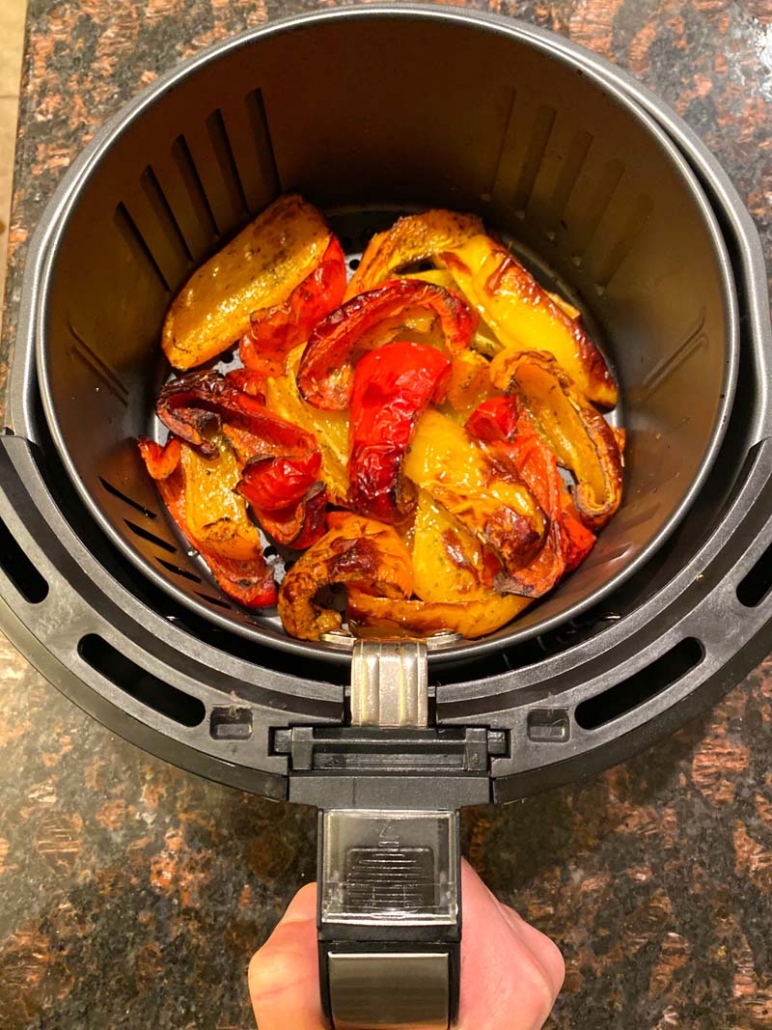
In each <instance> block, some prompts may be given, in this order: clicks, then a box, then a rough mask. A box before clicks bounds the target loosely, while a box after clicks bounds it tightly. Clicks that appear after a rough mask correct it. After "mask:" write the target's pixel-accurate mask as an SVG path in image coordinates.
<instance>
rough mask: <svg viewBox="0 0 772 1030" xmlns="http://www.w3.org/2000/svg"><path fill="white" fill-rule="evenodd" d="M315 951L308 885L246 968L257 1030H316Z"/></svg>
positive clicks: (312, 898) (311, 892) (319, 1029)
mask: <svg viewBox="0 0 772 1030" xmlns="http://www.w3.org/2000/svg"><path fill="white" fill-rule="evenodd" d="M316 949H317V944H316V884H308V885H307V886H305V887H303V889H302V890H301V891H299V892H298V893H297V894H296V895H295V897H294V899H293V901H292V903H291V904H290V906H289V908H288V909H287V911H286V912H285V914H284V917H283V918H282V921H281V922H280V923H279V925H278V926H277V927H276V929H275V930H274V932H273V933H272V934H271V936H270V937H269V938H268V940H267V941H266V942H265V944H264V945H263V947H262V948H261V949H260V950H259V951H258V952H257V954H256V955H254V957H253V958H252V961H251V962H250V964H249V994H250V997H251V999H252V1008H253V1009H254V1012H255V1019H256V1020H257V1025H258V1028H259V1030H287V1028H288V1027H292V1030H322V1028H323V1023H322V1016H321V1009H320V1005H319V970H318V965H317V950H316Z"/></svg>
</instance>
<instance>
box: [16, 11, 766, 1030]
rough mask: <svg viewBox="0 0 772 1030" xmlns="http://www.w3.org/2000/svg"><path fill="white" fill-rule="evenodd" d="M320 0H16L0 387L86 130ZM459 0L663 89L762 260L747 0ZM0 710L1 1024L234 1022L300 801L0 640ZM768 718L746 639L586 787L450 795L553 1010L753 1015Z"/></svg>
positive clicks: (58, 1029)
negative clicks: (496, 803) (125, 727)
mask: <svg viewBox="0 0 772 1030" xmlns="http://www.w3.org/2000/svg"><path fill="white" fill-rule="evenodd" d="M456 3H457V4H458V0H456ZM460 5H461V6H463V3H462V4H460ZM331 6H335V4H334V2H331V0H285V2H280V0H30V7H29V14H28V22H27V36H26V46H25V58H24V79H23V85H22V99H21V119H20V125H19V146H18V152H17V158H16V192H15V196H14V207H13V217H12V224H11V229H10V244H11V246H10V271H9V284H8V293H7V297H6V313H5V326H4V334H3V337H2V345H0V395H1V392H2V386H3V384H4V380H5V374H6V371H7V365H6V363H5V362H6V361H7V359H8V357H9V351H10V350H11V349H12V341H13V334H14V324H15V319H16V314H17V308H18V303H19V289H20V284H21V277H22V273H23V269H24V258H25V251H26V246H27V241H28V238H29V235H30V233H31V231H32V230H33V228H34V227H35V225H36V223H37V221H38V219H39V217H40V214H41V212H42V210H43V207H44V205H45V203H46V201H47V199H48V198H49V196H50V194H51V192H52V190H53V188H54V186H55V185H56V183H57V182H58V180H59V178H60V176H61V175H62V173H63V171H64V170H65V169H66V168H67V166H68V164H69V163H70V162H71V160H72V159H73V157H74V156H75V155H76V154H77V153H78V152H79V150H80V149H81V148H82V146H83V145H84V143H85V142H86V141H87V140H88V138H89V137H90V136H91V135H92V134H93V132H94V131H95V129H96V128H97V127H98V126H99V125H100V124H101V123H102V122H103V121H104V120H105V119H106V118H107V117H108V116H109V115H111V114H112V113H113V112H114V111H115V110H116V109H117V108H118V107H119V106H120V104H121V103H122V102H124V101H125V100H126V99H127V98H128V97H129V96H131V95H132V94H133V93H134V92H135V91H136V90H138V89H139V88H141V87H142V86H143V85H145V84H147V83H149V82H151V81H152V80H153V79H154V78H155V77H156V76H157V75H158V74H159V72H161V71H163V70H165V69H167V68H169V67H171V66H172V65H174V64H175V63H176V62H178V61H179V60H181V59H182V58H183V57H185V56H186V55H188V54H191V53H194V52H196V51H198V50H200V49H201V48H203V47H205V46H207V45H208V44H210V43H212V42H214V41H216V40H219V39H222V38H224V37H227V36H228V35H230V34H232V33H234V32H237V31H239V30H241V29H243V28H245V27H248V26H253V25H258V24H261V23H263V22H265V21H266V20H270V19H275V18H277V17H279V16H280V15H284V14H289V13H295V12H299V11H307V10H312V9H315V8H321V7H331ZM468 6H470V7H476V8H480V9H486V8H488V9H493V10H496V11H498V12H499V13H502V14H505V15H512V16H517V17H520V18H523V19H525V20H527V21H529V22H532V23H534V24H538V25H541V26H546V27H549V28H551V29H554V30H555V31H557V32H559V33H563V34H565V35H567V36H569V37H570V38H571V39H573V40H575V41H576V42H579V43H583V44H584V45H586V46H588V47H590V48H592V49H593V50H596V51H598V52H599V53H601V54H603V55H605V56H607V57H609V58H611V59H612V60H615V61H618V62H619V63H620V64H622V65H624V66H626V67H627V68H629V69H630V70H631V71H632V72H633V73H634V74H635V75H636V76H638V77H639V78H640V79H641V80H642V81H644V82H645V83H646V84H647V85H649V86H650V87H651V88H652V89H653V90H654V91H655V92H657V93H658V94H659V95H660V96H662V97H664V98H665V99H666V100H667V101H669V102H670V103H671V104H672V105H673V106H674V107H675V109H676V110H677V111H678V112H679V113H680V114H681V115H683V116H684V118H685V119H686V120H687V121H688V122H689V123H690V125H691V126H692V127H693V128H694V129H695V130H696V131H697V132H698V133H699V134H700V135H701V136H702V138H703V139H704V140H705V142H706V143H707V144H708V146H709V147H710V148H711V149H712V150H713V151H714V153H715V154H716V155H717V156H718V158H719V159H720V160H721V162H722V163H723V165H724V167H725V168H726V169H727V171H728V172H729V174H730V176H731V177H732V179H733V181H734V183H735V185H736V186H737V188H738V190H739V192H740V194H741V195H742V197H743V198H744V199H745V200H746V201H747V204H748V207H749V209H750V211H751V213H752V214H753V216H754V217H755V219H756V222H757V224H758V226H759V228H760V230H761V234H762V239H763V242H764V246H765V250H766V254H767V259H768V260H769V259H770V257H772V2H770V0H746V2H744V3H737V2H730V0H555V2H553V3H549V2H546V0H545V2H541V0H539V2H534V0H489V2H488V3H486V2H485V0H473V2H470V3H468ZM770 646H772V640H771V641H770ZM0 711H2V717H1V718H0V1030H22V1028H24V1030H27V1028H45V1030H81V1028H85V1027H94V1028H98V1030H113V1028H118V1027H121V1028H131V1030H136V1028H140V1027H145V1026H147V1027H153V1028H154V1030H167V1028H169V1030H194V1028H195V1030H237V1028H238V1030H247V1028H251V1027H252V1026H253V1022H252V1016H251V1011H250V1007H249V1001H248V997H247V992H246V966H247V962H248V960H249V957H250V955H251V953H252V951H253V950H254V949H255V948H256V947H257V946H258V945H259V944H260V943H261V942H262V941H263V940H264V939H265V937H266V935H267V934H268V933H269V931H270V929H271V927H272V925H273V924H274V923H275V921H276V920H277V919H278V917H279V915H280V913H281V912H282V910H283V908H284V906H285V905H286V904H287V902H288V900H289V899H290V897H291V896H292V893H293V892H294V891H295V890H296V889H297V888H298V887H299V886H300V885H301V884H302V883H303V882H305V881H306V880H308V879H310V878H312V877H313V875H314V866H315V816H314V813H312V812H311V811H310V810H305V809H301V808H298V807H292V806H288V805H283V804H276V803H270V802H268V801H264V800H261V799H259V798H255V797H251V796H248V795H242V794H239V793H237V792H235V791H233V790H230V789H227V788H225V787H221V786H218V785H216V784H212V783H208V782H205V781H203V780H201V779H198V778H197V777H195V776H192V775H190V774H188V773H185V772H181V771H179V770H178V769H175V768H172V767H171V766H169V765H166V764H164V763H163V762H161V761H158V760H156V759H154V758H150V757H148V756H147V755H145V754H144V753H142V752H141V751H139V750H137V749H136V748H134V747H132V746H131V745H129V744H127V743H125V742H124V741H122V740H120V739H118V738H116V737H114V736H113V735H112V734H110V733H109V732H108V731H107V730H105V729H103V728H102V727H101V726H99V725H98V724H96V723H95V722H93V721H91V720H90V719H89V718H88V717H86V716H85V715H84V714H83V713H82V712H80V711H79V710H78V709H77V708H75V706H74V705H72V704H70V703H69V702H68V701H66V700H65V699H64V698H63V697H62V696H60V695H59V694H58V693H57V691H56V690H54V689H53V688H52V687H51V686H49V685H48V684H47V683H46V682H45V681H44V680H43V679H42V678H41V676H40V675H38V673H36V672H35V671H34V670H33V669H32V668H31V667H30V666H29V665H28V664H27V662H26V661H25V660H24V659H23V658H22V657H21V656H20V655H19V654H18V653H17V652H16V651H15V650H14V648H13V647H12V646H11V645H10V644H8V643H7V642H6V641H5V640H3V639H1V638H0ZM771 724H772V660H771V659H768V660H767V661H766V662H764V663H763V664H762V665H761V666H760V667H759V668H758V669H757V670H755V671H754V672H753V673H752V674H751V675H750V676H749V677H748V678H747V680H746V681H745V682H744V683H742V684H741V685H740V686H738V687H737V688H736V689H735V690H734V691H733V692H732V693H731V694H729V695H728V697H727V698H726V700H725V701H724V702H723V703H722V704H720V705H719V706H718V707H717V708H716V709H715V710H714V711H713V713H712V714H711V715H710V716H709V717H705V718H703V719H702V720H700V721H699V722H697V723H695V724H693V725H691V726H689V727H688V728H687V729H685V730H684V731H682V732H681V733H679V734H678V735H676V736H675V737H673V738H671V739H670V740H668V741H665V742H663V743H661V744H659V745H657V746H656V747H654V748H652V749H651V750H650V751H649V752H647V753H646V754H645V755H643V756H640V757H638V758H635V759H633V760H632V761H629V762H627V763H625V764H624V765H621V766H618V767H617V768H615V769H613V770H611V771H609V772H608V773H606V774H605V775H603V776H601V777H600V778H598V779H596V780H595V781H593V782H591V783H589V784H586V785H584V786H582V787H576V788H570V789H562V790H557V791H553V792H551V793H549V794H546V795H542V796H541V797H537V798H534V799H531V800H529V801H526V802H522V803H519V804H516V805H514V806H510V807H507V808H497V809H493V808H480V809H475V810H471V811H468V812H467V813H466V814H465V816H464V828H465V836H466V845H467V854H468V855H469V857H470V858H471V860H472V862H473V863H474V864H475V866H476V867H477V869H478V870H479V871H480V872H481V874H482V875H483V876H484V877H485V878H486V880H487V881H488V883H489V884H490V885H491V887H492V888H493V889H494V890H495V891H496V892H497V893H498V894H499V895H500V896H501V897H502V898H505V899H506V900H507V901H509V902H511V903H513V904H515V905H516V906H517V907H518V908H519V909H520V910H521V911H522V912H523V914H524V915H525V916H526V917H527V918H528V919H529V920H531V921H532V922H533V923H535V924H536V925H537V926H538V927H540V928H541V929H543V930H544V931H546V932H547V933H549V934H551V935H552V936H553V937H554V938H555V939H556V940H557V942H558V943H559V944H560V947H561V948H562V950H563V953H564V955H565V957H566V961H567V966H568V973H567V978H566V986H565V990H564V992H563V995H562V996H561V998H560V1000H559V1001H558V1004H557V1006H556V1009H555V1013H554V1015H553V1018H552V1021H551V1023H550V1026H551V1027H552V1028H554V1030H558V1028H561V1030H567V1028H569V1027H570V1028H572V1030H607V1028H619V1030H632V1028H636V1030H638V1028H640V1030H665V1028H682V1030H686V1028H695V1030H696V1028H699V1030H744V1028H764V1027H772V932H771V931H770V927H772V763H771V762H770V754H771V752H770V746H769V741H770V732H771V730H772V725H771ZM480 1030H482V1028H480Z"/></svg>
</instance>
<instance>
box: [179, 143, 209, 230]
mask: <svg viewBox="0 0 772 1030" xmlns="http://www.w3.org/2000/svg"><path fill="white" fill-rule="evenodd" d="M172 158H173V160H174V163H175V164H176V166H177V171H178V172H179V173H180V177H181V178H182V181H183V182H184V183H185V190H186V192H187V194H188V196H189V198H190V203H191V205H192V206H193V210H194V212H195V217H196V221H197V223H198V224H199V225H200V226H201V230H202V235H203V237H204V238H205V239H209V240H210V241H211V240H213V239H214V238H215V237H216V236H217V235H218V229H217V222H216V221H215V217H214V213H213V212H212V206H211V204H210V203H209V198H208V197H207V195H206V191H205V190H204V187H203V185H202V183H201V176H200V175H199V174H198V169H197V168H196V163H195V161H194V160H193V156H192V154H191V153H190V147H189V146H188V141H187V140H186V139H185V137H184V136H178V137H177V139H176V140H175V141H174V143H173V144H172Z"/></svg>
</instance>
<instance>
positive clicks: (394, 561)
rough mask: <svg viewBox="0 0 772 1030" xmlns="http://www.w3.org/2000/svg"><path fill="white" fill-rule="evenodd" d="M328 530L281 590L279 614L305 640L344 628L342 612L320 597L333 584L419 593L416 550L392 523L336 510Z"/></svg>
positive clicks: (384, 592) (406, 594) (395, 595)
mask: <svg viewBox="0 0 772 1030" xmlns="http://www.w3.org/2000/svg"><path fill="white" fill-rule="evenodd" d="M329 524H330V528H329V530H328V532H327V533H325V535H324V536H323V537H322V538H321V540H317V542H316V543H315V544H314V545H313V546H312V547H310V548H309V549H308V550H307V551H305V552H304V553H303V554H302V555H301V556H300V558H298V560H297V561H296V562H295V564H294V565H293V566H292V568H291V569H290V570H289V572H288V573H287V574H286V576H285V577H284V579H283V581H282V584H281V588H280V590H279V601H278V607H279V615H280V616H281V620H282V623H283V624H284V628H285V629H286V630H287V632H288V633H290V634H291V635H292V636H294V637H300V639H301V640H318V639H319V637H320V635H321V634H322V633H328V632H331V631H333V630H337V629H340V626H341V624H342V621H343V620H342V617H341V614H340V613H339V612H337V611H334V610H333V609H330V608H322V607H321V606H320V605H319V604H317V603H316V602H315V597H316V595H317V593H318V592H319V590H320V589H321V588H322V587H324V586H327V585H329V584H331V583H360V584H362V585H363V587H364V588H365V589H366V590H368V591H370V592H373V593H376V594H380V595H381V596H383V597H387V598H392V599H393V598H398V597H409V596H410V595H411V594H412V592H413V571H412V567H411V564H410V553H409V551H408V550H407V548H406V547H405V545H404V543H403V542H402V540H401V539H400V537H399V536H398V534H397V533H396V531H395V530H394V529H392V528H391V526H385V525H384V524H383V523H381V522H375V521H374V520H372V519H366V518H362V517H361V516H360V515H353V514H352V513H351V512H343V511H340V512H331V513H330V515H329Z"/></svg>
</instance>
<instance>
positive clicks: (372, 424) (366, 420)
mask: <svg viewBox="0 0 772 1030" xmlns="http://www.w3.org/2000/svg"><path fill="white" fill-rule="evenodd" d="M449 372H450V361H449V360H448V359H447V357H446V356H445V355H444V354H442V353H441V352H440V351H438V350H436V349H435V348H434V347H428V346H426V345H424V344H420V343H402V342H398V343H390V344H389V345H388V346H386V347H382V348H381V349H380V350H375V351H370V352H369V353H368V354H365V356H364V357H363V358H362V360H361V361H360V362H359V364H358V365H357V367H356V371H355V373H354V388H353V391H352V393H351V457H350V458H349V465H348V469H349V482H350V486H349V503H350V505H351V507H352V508H353V509H354V510H355V511H356V512H358V513H359V514H362V515H367V516H369V517H370V518H374V519H379V520H380V521H381V522H389V523H399V522H402V521H403V520H404V518H405V516H406V515H407V514H409V513H410V512H411V511H412V510H413V508H414V506H415V496H414V491H413V490H412V489H409V487H410V484H405V483H404V482H403V478H402V474H401V469H402V462H403V460H404V457H405V454H406V452H407V449H408V446H409V445H410V439H411V437H412V435H413V429H414V428H415V423H416V420H417V418H418V416H419V415H420V414H421V413H422V412H423V411H424V409H425V408H426V406H427V405H428V404H429V402H430V401H434V402H435V403H439V402H440V401H441V400H442V398H443V396H444V390H445V385H446V382H447V378H448V374H449Z"/></svg>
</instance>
